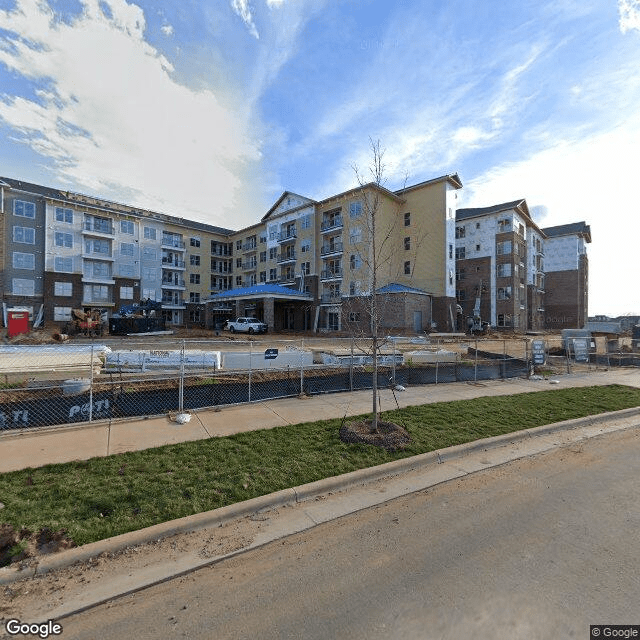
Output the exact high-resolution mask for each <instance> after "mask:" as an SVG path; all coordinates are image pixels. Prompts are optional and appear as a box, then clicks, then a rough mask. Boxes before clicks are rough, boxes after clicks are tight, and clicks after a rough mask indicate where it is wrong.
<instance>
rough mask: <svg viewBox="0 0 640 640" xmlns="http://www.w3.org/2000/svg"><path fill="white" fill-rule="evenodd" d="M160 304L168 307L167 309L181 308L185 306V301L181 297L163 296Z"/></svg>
mask: <svg viewBox="0 0 640 640" xmlns="http://www.w3.org/2000/svg"><path fill="white" fill-rule="evenodd" d="M162 304H163V305H166V306H169V307H183V306H184V304H185V300H184V298H183V297H181V296H179V297H172V298H165V297H164V296H163V297H162Z"/></svg>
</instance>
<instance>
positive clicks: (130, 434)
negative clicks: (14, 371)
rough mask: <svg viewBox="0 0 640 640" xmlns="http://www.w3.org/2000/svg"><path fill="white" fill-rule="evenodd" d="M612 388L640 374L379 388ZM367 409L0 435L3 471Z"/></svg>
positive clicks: (289, 408) (219, 412) (389, 399)
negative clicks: (608, 386)
mask: <svg viewBox="0 0 640 640" xmlns="http://www.w3.org/2000/svg"><path fill="white" fill-rule="evenodd" d="M609 384H622V385H628V386H634V387H640V369H636V368H634V369H627V368H621V369H616V370H609V371H593V372H586V373H575V374H566V375H561V376H555V377H553V378H550V379H549V380H527V379H520V378H513V379H509V380H492V381H483V382H479V383H467V382H452V383H445V384H439V385H421V386H414V387H407V389H406V390H405V391H400V392H396V393H395V394H394V393H392V392H391V391H390V390H388V389H383V390H381V391H380V407H381V410H383V411H385V410H389V409H395V408H396V407H397V406H398V405H399V406H400V407H407V406H414V405H421V404H427V403H431V402H446V401H451V400H467V399H471V398H477V397H482V396H489V395H492V396H497V395H512V394H516V393H526V392H534V391H542V390H553V389H562V388H567V387H580V386H591V385H609ZM396 402H397V404H396ZM370 411H371V391H370V390H363V391H353V392H344V393H332V394H323V395H317V396H308V397H304V398H284V399H279V400H268V401H263V402H259V403H255V404H245V405H237V406H227V407H223V408H221V409H203V410H198V411H192V412H191V413H192V418H191V420H190V422H188V423H186V424H182V425H181V424H177V423H176V422H174V421H172V420H171V419H170V418H169V416H161V417H150V418H132V419H130V420H117V421H104V422H94V423H82V424H77V425H69V426H63V427H59V426H58V427H50V428H45V429H39V430H30V431H11V432H6V433H2V434H0V473H4V472H7V471H15V470H18V469H24V468H27V467H39V466H43V465H45V464H50V463H57V462H70V461H72V460H88V459H89V458H93V457H96V456H107V455H111V454H115V453H123V452H125V451H138V450H142V449H148V448H152V447H158V446H161V445H165V444H174V443H178V442H186V441H191V440H200V439H205V438H210V437H216V436H227V435H231V434H233V433H239V432H242V431H253V430H257V429H271V428H273V427H277V426H281V425H286V424H299V423H302V422H309V421H310V420H316V419H330V418H342V417H343V416H344V415H347V416H354V415H360V414H366V413H369V412H370Z"/></svg>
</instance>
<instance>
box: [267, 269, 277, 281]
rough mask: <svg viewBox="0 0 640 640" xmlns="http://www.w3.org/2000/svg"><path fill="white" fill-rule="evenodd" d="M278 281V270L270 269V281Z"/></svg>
mask: <svg viewBox="0 0 640 640" xmlns="http://www.w3.org/2000/svg"><path fill="white" fill-rule="evenodd" d="M277 279H278V270H277V269H269V280H277Z"/></svg>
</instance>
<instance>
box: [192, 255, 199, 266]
mask: <svg viewBox="0 0 640 640" xmlns="http://www.w3.org/2000/svg"><path fill="white" fill-rule="evenodd" d="M189 264H190V265H191V266H192V267H198V266H200V256H189Z"/></svg>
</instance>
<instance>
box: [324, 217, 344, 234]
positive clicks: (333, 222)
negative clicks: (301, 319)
mask: <svg viewBox="0 0 640 640" xmlns="http://www.w3.org/2000/svg"><path fill="white" fill-rule="evenodd" d="M333 229H342V216H336V217H335V218H329V219H327V220H323V221H322V222H321V223H320V231H321V233H326V232H327V231H332V230H333Z"/></svg>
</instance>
